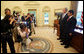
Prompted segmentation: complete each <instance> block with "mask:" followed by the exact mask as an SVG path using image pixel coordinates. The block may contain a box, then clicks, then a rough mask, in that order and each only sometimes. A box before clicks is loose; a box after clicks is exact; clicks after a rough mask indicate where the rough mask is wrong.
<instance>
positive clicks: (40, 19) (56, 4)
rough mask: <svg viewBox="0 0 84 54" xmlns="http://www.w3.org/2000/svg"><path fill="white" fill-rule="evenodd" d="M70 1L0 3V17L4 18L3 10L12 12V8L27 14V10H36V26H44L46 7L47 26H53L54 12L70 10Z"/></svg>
mask: <svg viewBox="0 0 84 54" xmlns="http://www.w3.org/2000/svg"><path fill="white" fill-rule="evenodd" d="M27 3H30V4H38V5H24V4H27ZM70 5H71V1H1V16H4V9H5V8H9V9H11V11H13V8H14V7H16V6H18V7H19V8H21V11H22V13H25V14H26V13H27V12H28V9H37V18H36V20H37V26H43V25H44V12H43V8H44V7H45V6H48V7H49V8H50V11H49V25H50V26H53V22H54V19H56V17H55V16H54V10H55V9H62V8H64V7H67V8H68V9H70Z"/></svg>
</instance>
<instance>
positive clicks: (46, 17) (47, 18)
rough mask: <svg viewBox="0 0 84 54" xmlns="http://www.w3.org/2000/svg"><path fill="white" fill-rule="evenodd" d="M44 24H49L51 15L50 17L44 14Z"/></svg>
mask: <svg viewBox="0 0 84 54" xmlns="http://www.w3.org/2000/svg"><path fill="white" fill-rule="evenodd" d="M44 24H49V15H48V13H44Z"/></svg>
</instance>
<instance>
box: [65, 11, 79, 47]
mask: <svg viewBox="0 0 84 54" xmlns="http://www.w3.org/2000/svg"><path fill="white" fill-rule="evenodd" d="M73 15H74V11H73V10H69V11H68V16H69V17H68V19H67V22H66V24H65V26H64V27H65V28H64V34H65V35H64V36H65V41H64V42H65V46H64V48H68V47H69V45H70V42H71V39H72V36H73V33H74V29H75V27H76V23H77V21H76V18H74V16H73Z"/></svg>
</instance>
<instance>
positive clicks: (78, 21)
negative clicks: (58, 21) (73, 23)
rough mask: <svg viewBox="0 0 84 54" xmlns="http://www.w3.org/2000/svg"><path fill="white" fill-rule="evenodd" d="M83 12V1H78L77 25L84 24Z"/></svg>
mask: <svg viewBox="0 0 84 54" xmlns="http://www.w3.org/2000/svg"><path fill="white" fill-rule="evenodd" d="M82 12H83V1H78V8H77V16H76V19H77V26H81V25H82V23H81V15H82Z"/></svg>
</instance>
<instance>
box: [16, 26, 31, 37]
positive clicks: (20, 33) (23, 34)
mask: <svg viewBox="0 0 84 54" xmlns="http://www.w3.org/2000/svg"><path fill="white" fill-rule="evenodd" d="M17 30H18V34H19V35H21V37H22V38H23V37H26V32H25V31H24V32H22V31H21V29H20V27H17ZM28 32H29V33H30V30H29V29H28ZM29 33H28V35H29Z"/></svg>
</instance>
